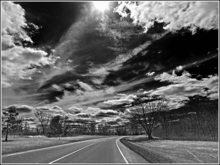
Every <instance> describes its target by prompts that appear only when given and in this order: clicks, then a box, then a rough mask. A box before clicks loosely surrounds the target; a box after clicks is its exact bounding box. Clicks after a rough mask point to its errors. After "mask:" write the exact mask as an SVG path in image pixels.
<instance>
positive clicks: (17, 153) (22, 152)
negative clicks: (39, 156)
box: [2, 138, 102, 158]
mask: <svg viewBox="0 0 220 165" xmlns="http://www.w3.org/2000/svg"><path fill="white" fill-rule="evenodd" d="M101 139H102V138H101ZM92 140H99V139H89V140H83V141H78V142H72V143H66V144H60V145H56V146H50V147H44V148H38V149H32V150H28V151H21V152H16V153H12V154H6V155H2V158H3V157H7V156H14V155H19V154H24V153H29V152H34V151H40V150H45V149H50V148H56V147H61V146H66V145H70V144H76V143H83V142H87V141H92Z"/></svg>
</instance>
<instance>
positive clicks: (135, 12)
mask: <svg viewBox="0 0 220 165" xmlns="http://www.w3.org/2000/svg"><path fill="white" fill-rule="evenodd" d="M218 6H219V5H218V2H202V1H201V2H199V1H191V2H188V1H181V2H180V1H179V2H178V1H177V2H175V1H174V2H167V1H164V2H160V1H141V2H120V4H119V6H118V7H117V8H116V12H118V13H119V14H120V15H122V16H123V17H126V16H127V15H128V13H126V9H129V11H130V13H129V15H130V17H131V18H132V19H133V20H134V23H139V24H141V25H143V26H144V28H145V29H146V31H147V30H148V29H149V28H150V27H152V26H153V25H154V22H155V21H157V22H163V23H165V24H166V25H165V27H164V28H165V29H168V30H171V31H175V30H179V29H181V28H190V29H191V31H193V32H194V31H195V30H196V29H197V28H201V29H206V30H210V29H218Z"/></svg>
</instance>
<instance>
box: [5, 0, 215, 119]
mask: <svg viewBox="0 0 220 165" xmlns="http://www.w3.org/2000/svg"><path fill="white" fill-rule="evenodd" d="M218 6H219V5H218V2H196V1H195V2H187V1H185V2H181V1H179V2H178V1H173V2H165V1H164V2H158V1H152V2H136V3H134V2H131V3H129V2H121V3H118V2H110V3H109V4H108V6H107V7H106V10H102V9H104V7H105V4H102V6H101V8H100V7H97V6H96V4H94V3H93V2H10V1H5V2H2V10H1V12H2V52H1V53H2V104H3V106H4V107H7V106H10V105H16V106H17V107H18V110H19V112H20V114H21V116H24V117H29V118H31V117H33V116H34V115H33V113H34V112H35V110H36V109H41V110H42V109H43V110H44V111H45V112H47V113H50V114H52V115H56V114H68V115H70V116H72V117H74V118H77V119H84V120H96V121H102V120H107V121H109V122H112V123H116V122H123V117H121V116H123V115H122V114H120V113H119V112H117V111H115V110H114V109H111V106H108V105H109V104H108V103H111V104H112V105H114V104H116V105H117V104H118V102H123V101H129V99H130V97H131V96H133V95H135V94H137V93H144V92H145V93H146V92H149V93H151V94H162V95H166V96H167V97H169V98H170V100H171V102H170V108H171V109H175V108H178V107H181V106H183V105H182V104H181V103H180V102H181V101H184V100H187V99H188V97H189V96H194V95H201V96H207V97H208V98H210V99H213V100H214V99H218V10H219V9H218ZM116 96H118V97H117V99H116Z"/></svg>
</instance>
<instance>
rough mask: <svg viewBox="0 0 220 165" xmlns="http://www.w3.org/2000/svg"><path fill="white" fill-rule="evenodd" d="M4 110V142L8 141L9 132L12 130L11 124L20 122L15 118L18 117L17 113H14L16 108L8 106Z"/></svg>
mask: <svg viewBox="0 0 220 165" xmlns="http://www.w3.org/2000/svg"><path fill="white" fill-rule="evenodd" d="M4 110H5V111H4V112H3V115H4V117H5V118H6V120H5V121H4V123H5V125H6V127H3V129H4V130H5V131H6V134H5V141H8V134H9V130H10V129H11V128H13V124H15V123H18V122H21V120H19V121H18V120H17V116H18V115H19V113H18V112H17V111H16V106H9V107H8V108H6V109H4Z"/></svg>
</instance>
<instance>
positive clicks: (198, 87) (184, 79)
mask: <svg viewBox="0 0 220 165" xmlns="http://www.w3.org/2000/svg"><path fill="white" fill-rule="evenodd" d="M155 80H159V81H166V82H171V83H173V84H171V85H168V86H163V87H160V88H158V89H156V90H154V91H153V92H151V93H152V94H162V95H166V96H168V97H169V96H174V97H173V100H175V97H177V96H180V97H182V100H184V99H186V97H188V96H195V95H201V96H208V97H209V98H211V99H214V98H216V99H218V97H217V96H218V76H217V75H210V76H209V77H208V78H203V79H201V80H197V79H195V78H191V75H190V74H189V73H188V72H183V74H182V76H177V75H176V74H175V73H174V72H173V73H172V74H168V73H162V74H160V75H159V76H156V77H155ZM184 97H185V98H184Z"/></svg>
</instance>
